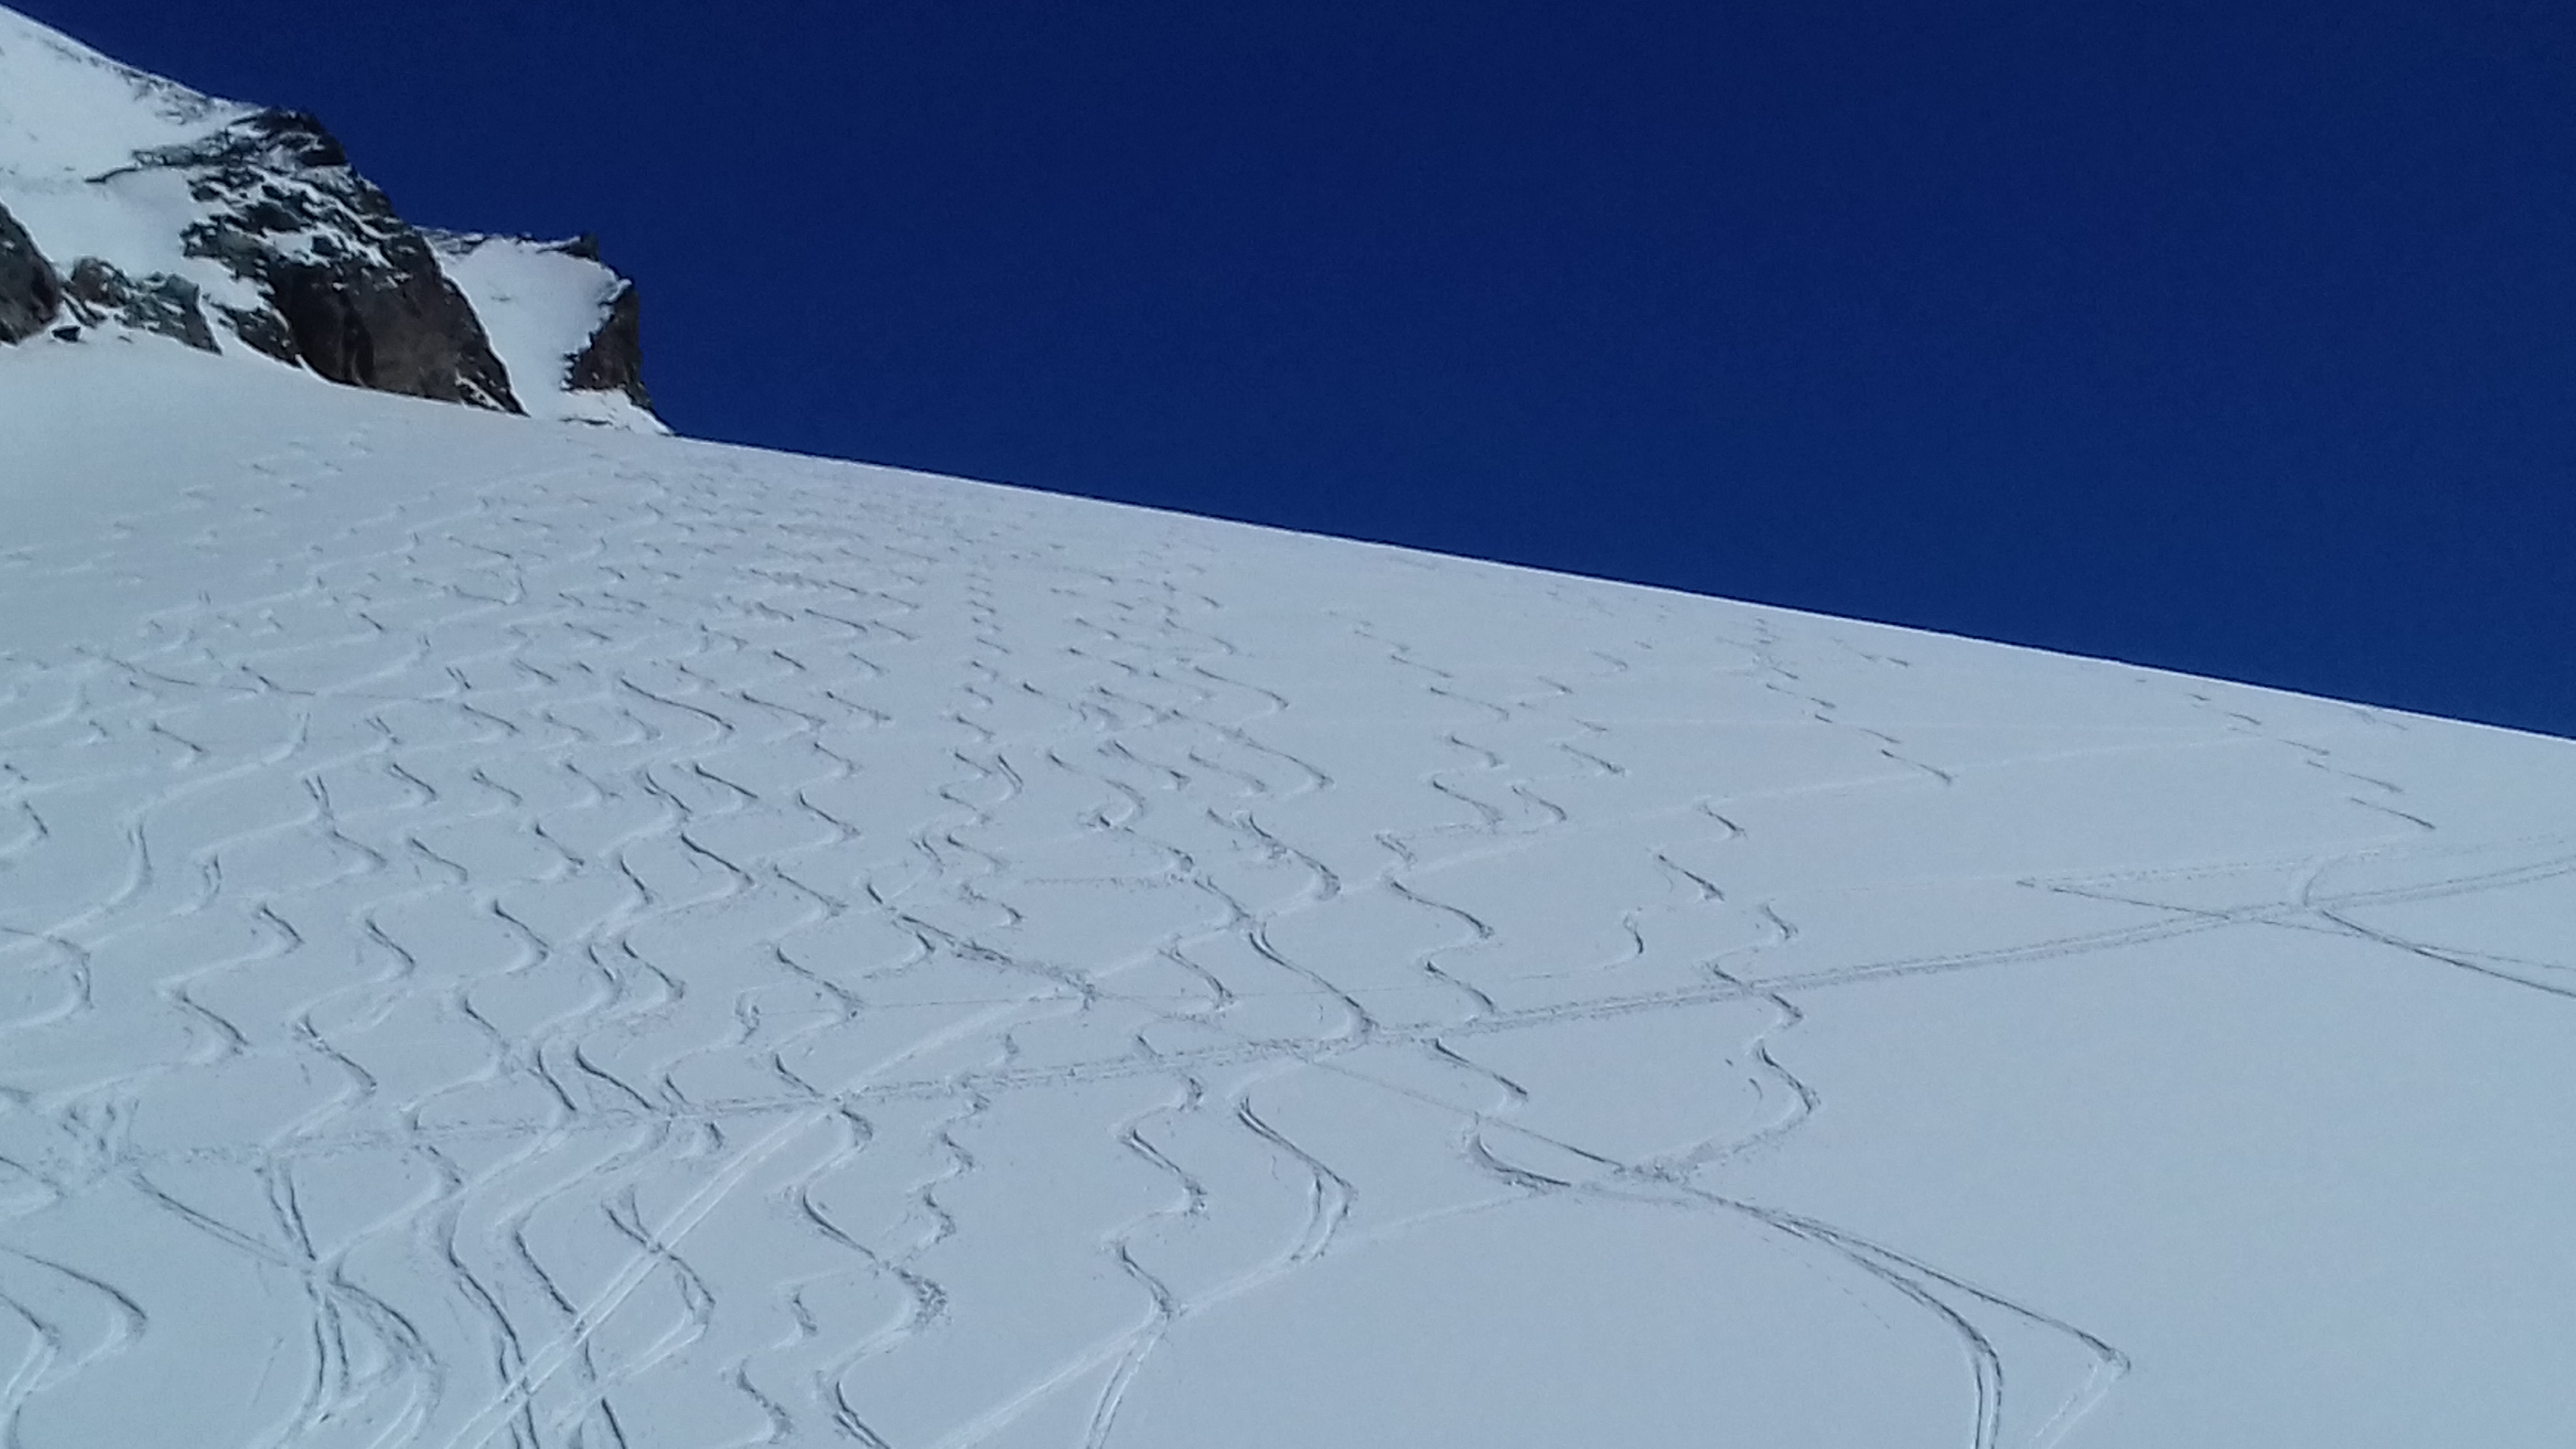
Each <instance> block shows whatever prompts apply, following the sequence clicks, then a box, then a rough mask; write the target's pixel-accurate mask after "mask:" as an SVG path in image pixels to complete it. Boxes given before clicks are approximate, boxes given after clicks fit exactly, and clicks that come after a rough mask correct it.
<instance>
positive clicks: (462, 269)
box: [0, 0, 664, 431]
mask: <svg viewBox="0 0 2576 1449" xmlns="http://www.w3.org/2000/svg"><path fill="white" fill-rule="evenodd" d="M7 4H8V0H0V201H5V203H6V205H7V207H8V208H9V209H8V210H7V211H0V342H16V341H21V340H24V339H27V338H32V337H38V336H41V335H43V334H44V333H45V332H47V331H51V332H52V333H53V334H54V335H55V336H57V337H60V338H63V339H65V340H67V341H79V340H82V339H85V338H87V337H89V336H90V335H91V334H92V333H93V332H96V333H112V334H121V335H123V336H127V337H138V336H141V335H145V334H150V335H152V336H155V337H158V338H168V339H171V340H173V341H176V342H178V343H180V344H182V345H184V346H188V347H193V348H197V349H199V350H202V351H209V352H214V353H217V354H219V355H223V356H226V357H229V358H231V359H232V360H233V361H234V362H236V363H238V364H239V365H242V366H253V367H266V366H267V365H268V363H267V361H266V360H264V359H263V358H262V357H261V356H260V354H265V357H266V358H273V359H275V360H277V361H279V362H283V363H285V364H287V365H289V366H292V367H295V368H298V369H301V370H304V371H307V372H310V373H312V374H314V375H316V376H317V377H320V378H324V379H328V380H330V381H332V382H336V383H344V384H347V385H349V386H352V387H364V388H373V389H377V390H380V391H384V392H396V393H407V394H410V395H412V396H415V397H423V398H436V399H441V400H445V401H450V402H458V403H464V404H467V405H469V406H474V407H483V408H491V409H494V410H497V411H505V412H515V413H524V414H528V415H532V416H535V417H540V418H548V419H554V420H560V421H575V422H587V423H595V424H600V425H603V426H609V427H618V428H632V429H637V430H640V431H663V430H664V429H663V428H662V424H661V420H660V419H658V418H656V417H654V416H653V415H652V413H651V411H650V410H649V408H648V407H646V406H645V399H646V396H647V395H646V393H645V391H644V383H643V359H642V345H641V327H640V326H639V322H640V315H639V313H640V309H639V307H638V305H637V299H636V296H635V292H634V288H633V286H632V284H630V283H629V282H628V281H627V280H626V278H624V277H622V276H620V275H618V274H617V273H616V272H615V271H614V270H612V269H610V268H609V267H608V266H607V265H605V264H604V263H602V262H601V261H600V260H599V249H598V247H597V245H596V243H594V242H592V241H591V240H590V239H588V238H586V237H585V238H581V239H579V240H576V241H572V242H551V241H540V240H535V239H532V238H525V237H506V236H491V235H484V234H479V233H461V232H458V233H450V232H436V231H430V230H426V229H424V228H421V227H418V226H415V225H413V224H412V223H411V222H410V221H407V220H406V219H404V218H403V217H402V216H400V215H398V214H397V213H396V212H395V210H394V207H393V203H392V202H390V201H389V200H387V199H386V197H385V194H384V192H383V191H381V190H379V189H378V188H377V187H376V186H375V185H374V184H372V183H371V182H369V181H368V180H367V179H366V178H365V177H363V176H361V175H359V174H358V172H357V171H356V169H355V168H353V167H352V166H351V164H350V161H349V156H348V153H347V152H346V151H345V150H344V149H343V148H342V147H341V145H340V142H339V141H338V140H337V139H336V138H335V137H333V136H332V134H331V133H330V131H329V130H327V129H326V128H324V126H323V125H322V123H321V122H320V121H318V120H316V119H314V118H313V117H312V116H310V115H307V114H305V113H303V112H299V111H285V110H275V109H267V108H263V107H259V106H253V105H244V104H240V103H238V102H234V101H227V100H220V99H217V98H215V97H212V96H208V95H205V94H202V93H200V92H197V91H194V90H191V89H189V88H188V87H186V86H184V85H180V84H178V83H176V82H173V81H169V80H165V79H162V78H160V77H157V76H152V75H147V74H145V73H144V72H142V71H138V70H136V69H134V68H133V67H131V66H126V65H122V64H119V63H118V62H116V61H115V60H113V59H111V58H109V57H107V56H104V55H101V54H99V53H98V52H97V51H94V50H92V49H90V48H88V47H87V46H84V45H82V44H80V43H79V42H78V41H76V40H73V39H72V38H71V37H69V36H67V35H63V34H61V33H60V32H57V31H54V30H50V29H47V28H46V27H44V26H42V25H40V24H38V23H36V22H35V21H32V20H29V19H28V18H26V17H25V16H22V15H19V14H18V13H17V12H15V11H13V10H10V9H8V8H6V7H7ZM58 264H59V265H58ZM64 268H68V270H64Z"/></svg>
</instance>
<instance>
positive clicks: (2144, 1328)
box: [0, 344, 2576, 1449]
mask: <svg viewBox="0 0 2576 1449" xmlns="http://www.w3.org/2000/svg"><path fill="white" fill-rule="evenodd" d="M135 354H136V355H137V356H141V355H142V349H141V348H140V346H139V344H138V346H137V348H136V349H135ZM150 356H151V362H150V364H149V366H148V368H134V367H128V366H127V365H126V362H127V360H128V359H125V358H122V357H120V356H119V355H118V354H116V352H115V351H114V350H112V349H109V348H98V349H93V350H92V351H90V352H89V353H87V354H83V355H81V356H78V357H73V358H68V359H66V358H61V357H53V358H43V357H38V356H36V355H34V354H32V353H30V354H24V355H17V356H9V355H0V436H6V437H8V438H9V439H10V440H11V444H10V447H11V450H12V461H11V463H10V464H9V471H8V472H6V473H0V511H5V512H6V514H7V516H8V517H9V518H10V519H11V520H12V521H13V523H14V522H16V521H18V520H21V519H24V520H27V522H26V524H25V525H24V527H22V528H19V529H15V530H13V531H12V533H11V536H10V538H9V539H8V541H6V542H5V543H0V1417H5V1422H6V1428H7V1434H8V1442H9V1443H10V1444H12V1445H20V1446H27V1449H72V1446H91V1445H107V1444H116V1445H154V1444H182V1443H185V1444H191V1445H201V1446H231V1445H242V1446H249V1445H297V1446H304V1445H317V1446H318V1445H330V1446H344V1445H345V1446H395V1445H401V1446H418V1449H484V1446H502V1445H516V1446H538V1445H544V1446H573V1445H580V1446H589V1449H603V1446H613V1445H625V1446H639V1449H640V1446H648V1445H649V1446H662V1445H668V1446H689V1449H705V1446H714V1445H755V1444H795V1445H825V1444H850V1445H862V1446H876V1449H966V1446H994V1449H1005V1446H1008V1449H1024V1446H1026V1449H1035V1446H1049V1449H1100V1446H1115V1449H1208V1446H1216V1445H1222V1446H1227V1449H1314V1446H1317V1445H1337V1446H1354V1449H1361V1446H1389V1449H1393V1446H1406V1449H1412V1446H1435V1445H1437V1446H1445V1445H1462V1446H1463V1445H1476V1446H1480V1449H1541V1446H1544V1449H1563V1446H1567V1445H1678V1444H1692V1445H1700V1444H1707V1445H1722V1444H1744V1445H1762V1446H1766V1449H1769V1446H1813V1449H1851V1446H1870V1449H1896V1446H1924V1449H2033V1446H2046V1445H2056V1444H2066V1445H2078V1446H2085V1449H2173V1446H2177V1445H2191V1446H2195V1449H2219V1446H2245V1449H2277V1446H2280V1445H2285V1444H2319V1445H2326V1444H2331V1445H2338V1446H2367V1445H2388V1446H2401V1445H2402V1446H2422V1445H2433V1444H2455V1445H2478V1446H2481V1449H2506V1446H2540V1445H2558V1444H2563V1443H2564V1442H2565V1440H2566V1434H2567V1427H2568V1425H2570V1424H2571V1423H2576V1375H2570V1374H2568V1373H2567V1372H2566V1357H2567V1348H2568V1345H2569V1344H2571V1343H2576V1253H2571V1252H2570V1250H2569V1243H2570V1242H2571V1240H2576V1239H2571V1232H2570V1230H2571V1227H2576V1208H2571V1206H2570V1205H2571V1204H2576V1132H2571V1131H2570V1130H2569V1126H2570V1124H2571V1122H2576V1051H2571V1046H2576V999H2571V994H2576V827H2571V821H2576V746H2570V745H2569V744H2567V743H2565V742H2561V741H2555V740H2547V739H2540V738H2535V737H2530V736H2523V735H2516V734H2510V733H2506V732H2501V731H2496V730H2490V729H2481V728H2474V727H2469V726H2465V725H2458V724H2450V723H2444V722H2440V721H2436V720H2429V719H2423V718H2417V717H2411V716H2404V715H2398V714H2392V713H2389V712H2386V711H2380V710H2371V709H2362V708H2356V707H2352V706H2348V705H2342V704H2335V703H2330V702H2327V701H2322V700H2315V699H2307V698H2299V697H2293V696H2289V695H2284V694H2278V693H2272V692H2267V691H2264V690H2259V689H2252V688H2246V687H2241V686H2236V685H2228V684H2218V683H2211V682H2207V681H2201V680H2194V679H2189V678H2182V677H2178V676H2174V675H2168V674H2158V673H2153V672H2149V671H2145V670H2140V669H2136V668H2130V667H2124V666H2119V665H2114V664H2107V663H2098V662H2090V661H2085V660H2079V659H2070V658H2063V657H2056V656H2050V655H2045V654H2038V653H2032V652H2027V651H2021V650H2014V649H2008V648H2003V647H2000V646H1995V645H1988V644H1980V643H1973V642H1968V641H1963V640H1958V639H1952V638H1945V637H1939V636H1933V635H1926V634H1918V633H1911V632H1907V631H1904V630H1899V629H1892V628H1882V627H1875V626H1870V625H1863V624H1856V623H1846V622H1841V621H1836V620H1832V619H1824V618H1817V617H1812V616H1806V615H1800V614H1794V613H1789V612H1784V611H1781V610H1776V609H1767V608H1758V607H1750V606H1745V605H1739V604H1732V603H1726V602H1722V601H1718V600H1713V599H1703V598H1693V597H1686V596H1682V595H1677V594H1671V593H1661V592H1656V591H1652V590H1647V589H1640V588H1631V587H1623V586H1617V585H1612V584H1606V583H1599V582H1592V581H1586V580H1581V579H1574V578H1565V577H1557V576H1551V575H1547V574H1541V573H1534V572H1528V571H1522V570H1515V569H1508V568H1501V567H1494V566H1488V565H1483V564H1476V563H1469V562H1463V561H1459V560H1455V559H1445V558H1437V557H1431V556H1426V555H1421V554H1413V553H1407V552H1403V551H1399V550H1394V549H1387V548H1377V547H1369V546H1362V545H1357V544H1350V543H1342V542H1334V541H1330V540H1324V539H1317V538H1309V537H1300V536H1295V535H1289V534H1283V533H1275V532H1266V531H1263V530H1259V529H1253V528H1247V527H1240V526H1235V525H1229V524H1222V523H1214V522H1207V521H1201V520H1196V519H1191V518H1185V517H1178V516H1173V515H1167V514H1157V513H1150V512H1144V511H1139V510H1134V509H1126V508H1118V507H1111V506H1107V505H1103V504H1097V503H1088V502H1081V501H1074V500H1068V499H1061V498H1053V497H1047V496H1043V495H1038V494H1031V493H1024V492H1017V491H1013V490H1009V489H1003V488H996V487H989V486H982V485H977V484H971V483H962V482H956V481H952V480H946V479H939V478H930V477H923V476H919V475H913V474H905V473H898V472H892V471H888V470H884V469H876V468H866V467H857V466H849V465H842V464H834V463H825V462H818V461H813V460H808V459H799V458H792V457H785V456H779V455H772V454H763V453H757V452H749V451H743V450H736V449H727V448H719V447H712V446H706V445H700V444H693V443H683V442H677V441H671V440H666V439H656V438H648V437H642V436H633V435H626V434H617V433H610V432H605V431H599V430H580V431H574V430H565V429H559V428H544V427H538V426H533V425H531V424H529V423H527V422H525V421H521V420H514V419H507V418H500V417H493V416H486V415H478V414H474V413H470V412H467V411H465V410H463V409H451V408H441V407H437V406H435V405H429V404H421V403H414V402H408V401H404V400H400V399H393V398H386V397H380V396H373V395H368V394H363V393H356V392H322V391H319V390H316V389H312V388H309V387H299V386H293V385H291V382H292V380H291V379H284V378H283V376H282V375H280V376H278V377H270V376H267V375H263V374H260V373H256V372H253V371H250V370H245V369H239V368H231V367H227V366H225V365H224V364H222V363H221V362H220V361H219V360H216V359H210V358H204V357H201V356H198V355H196V354H191V353H186V352H184V351H182V350H180V349H176V348H163V349H157V350H154V351H152V352H151V354H150Z"/></svg>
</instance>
